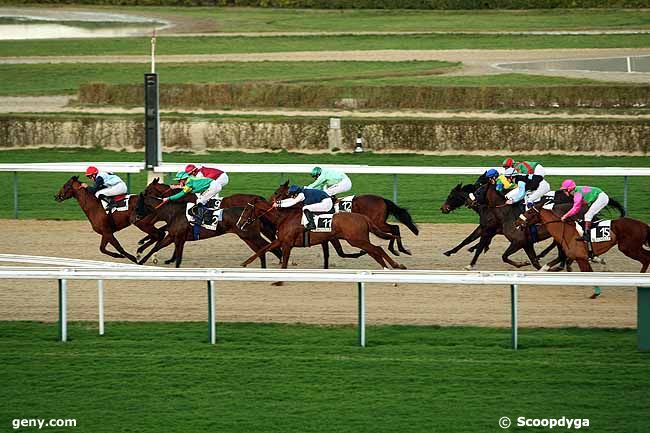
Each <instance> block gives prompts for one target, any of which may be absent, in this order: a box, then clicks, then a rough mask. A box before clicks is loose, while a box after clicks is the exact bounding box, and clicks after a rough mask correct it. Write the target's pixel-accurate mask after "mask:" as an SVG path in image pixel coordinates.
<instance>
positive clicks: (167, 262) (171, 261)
mask: <svg viewBox="0 0 650 433" xmlns="http://www.w3.org/2000/svg"><path fill="white" fill-rule="evenodd" d="M175 261H176V247H174V252H173V253H172V256H171V257H170V258H169V259H167V260H165V264H166V265H168V264H170V263H174V262H175Z"/></svg>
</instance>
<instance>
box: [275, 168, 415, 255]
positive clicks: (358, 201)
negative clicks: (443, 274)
mask: <svg viewBox="0 0 650 433" xmlns="http://www.w3.org/2000/svg"><path fill="white" fill-rule="evenodd" d="M288 190H289V181H288V180H287V181H286V182H285V183H283V184H282V185H280V187H279V188H278V189H277V190H276V191H275V192H274V193H273V195H272V196H271V201H276V200H278V199H279V198H280V197H286V194H287V191H288ZM351 211H352V213H358V214H361V215H365V216H367V217H368V218H370V220H371V221H372V222H373V223H374V224H375V225H376V226H377V228H378V229H379V230H381V231H383V232H386V233H392V234H393V235H394V238H391V240H390V241H389V242H388V250H389V251H390V252H391V253H393V254H394V255H396V256H399V251H401V252H403V253H404V254H408V255H409V256H410V255H411V251H410V250H409V249H408V248H406V247H405V246H404V244H402V237H401V234H400V230H399V226H398V225H396V224H388V223H387V222H386V221H387V220H388V217H389V216H390V215H392V216H394V217H395V218H396V219H397V220H398V221H399V222H401V223H402V224H404V225H405V226H406V227H408V228H409V230H411V232H413V234H414V235H416V236H417V235H418V234H419V233H420V230H419V229H418V227H417V225H416V224H415V223H414V222H413V219H412V218H411V215H410V214H409V213H408V211H407V210H406V209H404V208H401V207H399V206H397V205H396V204H395V203H393V202H392V201H390V200H388V199H385V198H383V197H380V196H378V195H372V194H364V195H357V196H354V199H353V200H352V209H351ZM395 242H397V249H398V250H399V251H396V250H395Z"/></svg>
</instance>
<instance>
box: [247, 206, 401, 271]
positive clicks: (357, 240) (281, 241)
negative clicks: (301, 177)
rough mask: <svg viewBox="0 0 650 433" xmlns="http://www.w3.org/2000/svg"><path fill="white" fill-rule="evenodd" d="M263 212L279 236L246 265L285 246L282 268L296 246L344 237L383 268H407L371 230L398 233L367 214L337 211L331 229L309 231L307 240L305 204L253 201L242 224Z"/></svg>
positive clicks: (385, 236) (390, 236)
mask: <svg viewBox="0 0 650 433" xmlns="http://www.w3.org/2000/svg"><path fill="white" fill-rule="evenodd" d="M262 214H264V215H268V216H269V217H270V218H271V219H272V220H273V222H274V223H275V224H276V226H277V227H278V238H277V239H276V240H275V241H273V242H271V244H269V245H268V246H266V247H265V248H264V249H262V250H260V251H258V252H257V253H256V254H254V255H252V256H251V257H250V258H248V259H247V260H246V261H245V262H244V263H242V266H247V265H248V264H249V263H251V262H252V261H253V260H255V259H256V258H257V257H258V256H259V255H260V254H264V253H265V252H266V251H267V250H269V249H271V248H275V247H281V249H282V268H283V269H286V268H287V264H288V263H289V256H290V255H291V249H292V248H294V247H310V246H312V245H318V244H322V243H326V242H330V241H332V240H338V239H345V240H346V241H348V243H349V244H350V245H352V246H355V247H357V248H360V249H362V250H364V251H367V252H368V254H370V256H371V257H372V258H373V259H375V261H376V262H377V263H379V265H381V267H382V268H386V267H387V266H386V262H388V264H390V266H392V267H393V268H400V269H406V267H405V266H403V265H400V264H399V263H397V262H395V261H394V260H393V259H391V258H390V256H389V255H388V254H386V252H385V251H384V250H383V249H382V248H381V247H380V246H376V245H373V244H372V243H370V237H369V233H373V234H374V235H376V236H378V237H380V238H382V239H393V238H394V237H395V235H393V234H389V233H385V232H383V231H381V230H379V228H378V227H377V226H376V225H375V224H374V223H373V222H372V220H371V219H370V218H368V217H367V216H365V215H361V214H357V213H348V212H340V213H337V214H334V216H333V218H332V225H331V231H330V232H310V233H309V236H308V243H307V244H306V243H305V228H304V227H303V225H302V224H301V222H300V220H301V217H302V206H294V207H291V208H286V209H276V208H272V207H271V205H270V203H268V202H266V201H263V200H254V201H253V202H251V203H249V204H248V205H247V206H246V208H245V209H244V212H243V213H242V215H241V218H240V222H239V223H238V225H239V227H240V228H241V229H242V230H243V229H246V227H247V226H248V225H249V224H251V223H253V222H254V221H256V220H257V219H258V218H259V217H260V216H261V215H262Z"/></svg>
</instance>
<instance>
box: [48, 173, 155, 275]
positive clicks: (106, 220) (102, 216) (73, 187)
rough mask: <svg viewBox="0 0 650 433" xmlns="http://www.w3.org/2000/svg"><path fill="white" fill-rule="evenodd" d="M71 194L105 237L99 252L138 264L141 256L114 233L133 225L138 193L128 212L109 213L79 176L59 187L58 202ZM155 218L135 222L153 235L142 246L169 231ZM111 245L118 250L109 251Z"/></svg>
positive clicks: (132, 198)
mask: <svg viewBox="0 0 650 433" xmlns="http://www.w3.org/2000/svg"><path fill="white" fill-rule="evenodd" d="M71 197H74V198H75V199H76V200H77V202H78V203H79V207H81V210H83V211H84V213H85V214H86V217H88V221H90V224H91V226H92V228H93V230H94V231H95V232H97V233H98V234H100V235H101V236H102V240H101V243H100V245H99V251H101V252H102V253H104V254H106V255H108V256H111V257H115V258H123V257H126V258H127V259H129V260H131V261H132V262H135V263H137V262H138V261H137V259H136V258H135V257H134V256H132V255H131V254H129V253H127V252H126V251H125V250H124V248H122V245H120V243H119V242H118V240H117V239H116V238H115V236H114V235H113V233H115V232H118V231H120V230H122V229H124V228H126V227H128V226H129V225H131V224H132V223H131V220H130V217H131V214H132V213H133V211H134V209H135V203H136V200H137V196H131V197H130V198H129V208H128V210H127V211H124V212H115V213H113V214H108V215H107V214H106V211H105V210H104V208H103V207H102V204H101V203H100V202H99V200H98V199H97V198H96V197H95V195H94V194H92V193H90V192H88V190H87V189H86V188H83V187H82V186H81V182H79V177H78V176H72V177H71V178H70V179H69V180H68V181H67V182H66V183H65V184H64V185H63V186H62V187H61V189H59V192H58V193H57V194H56V195H55V196H54V199H55V200H56V201H58V202H62V201H64V200H67V199H69V198H71ZM154 223H155V221H154V220H153V219H152V218H144V219H141V220H139V221H138V222H137V223H135V226H136V227H138V228H139V229H140V230H142V231H143V232H145V233H147V234H148V235H149V236H147V237H145V238H144V239H143V241H146V240H148V239H150V240H149V241H148V242H147V243H146V244H145V245H144V246H143V247H142V248H146V247H147V246H149V245H151V244H152V243H153V242H156V241H158V240H161V239H162V238H163V237H164V236H165V232H164V231H162V230H159V229H157V228H156V227H154ZM107 244H111V245H113V247H115V249H116V250H117V251H118V253H119V254H118V253H114V252H112V251H109V250H108V249H107V248H106V245H107Z"/></svg>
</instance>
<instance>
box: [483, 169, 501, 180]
mask: <svg viewBox="0 0 650 433" xmlns="http://www.w3.org/2000/svg"><path fill="white" fill-rule="evenodd" d="M498 176H499V172H498V171H497V170H496V169H495V168H491V169H489V170H488V171H486V172H485V177H490V178H491V177H498Z"/></svg>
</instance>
